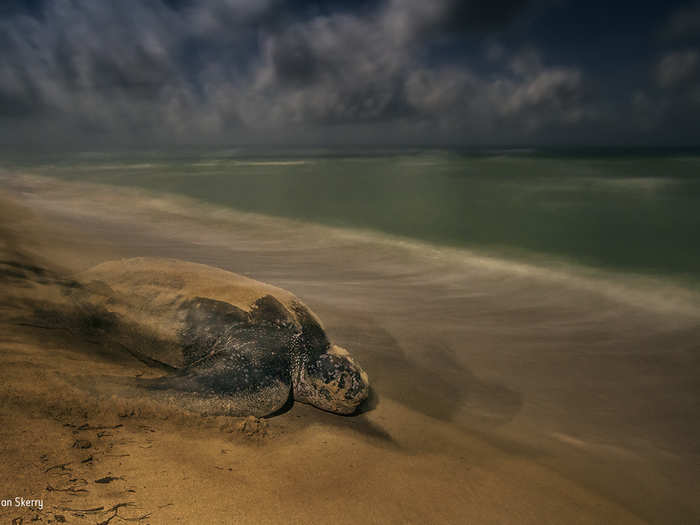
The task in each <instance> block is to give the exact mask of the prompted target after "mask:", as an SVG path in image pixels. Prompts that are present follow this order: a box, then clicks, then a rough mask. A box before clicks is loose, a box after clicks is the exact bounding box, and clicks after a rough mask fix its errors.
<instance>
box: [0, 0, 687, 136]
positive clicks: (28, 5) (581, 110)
mask: <svg viewBox="0 0 700 525" xmlns="http://www.w3.org/2000/svg"><path fill="white" fill-rule="evenodd" d="M3 5H4V7H3V8H2V10H0V142H2V143H11V142H15V143H17V142H19V143H22V142H23V141H29V140H32V141H37V140H38V141H43V142H46V143H48V144H51V143H56V144H58V143H66V142H73V143H77V144H81V143H83V142H86V143H88V142H90V141H94V140H99V141H102V142H104V143H105V144H110V143H113V144H128V143H135V144H150V143H153V144H172V143H222V142H230V141H240V140H245V141H259V140H263V141H264V140H273V139H274V140H279V141H286V142H289V141H296V140H309V141H313V140H323V139H328V138H330V137H332V138H333V140H337V141H343V140H345V139H347V140H361V141H363V142H377V141H386V142H406V141H410V142H426V143H427V142H430V143H435V142H451V143H454V142H465V143H497V142H511V143H512V142H518V143H530V142H532V143H537V142H540V143H541V142H548V141H551V140H553V139H554V138H558V137H561V136H562V135H566V136H571V137H578V139H577V140H582V141H586V140H588V141H593V140H596V139H597V137H599V136H600V133H597V132H596V126H607V127H608V129H610V128H611V127H615V128H616V129H617V131H618V135H619V134H622V135H624V134H625V133H628V136H630V137H632V133H631V131H630V130H632V129H635V128H638V127H640V126H639V125H638V122H641V121H644V122H645V123H646V124H645V126H646V128H645V129H649V132H650V133H652V132H653V130H654V129H655V126H656V127H657V128H658V126H670V124H669V119H672V118H674V117H672V115H675V114H678V113H680V111H679V110H678V109H677V108H678V107H681V106H682V107H685V108H690V112H691V114H693V113H692V111H696V113H694V114H695V115H697V109H693V108H696V106H695V105H694V104H695V103H694V102H693V101H694V100H695V98H694V97H696V96H697V89H696V86H697V79H698V75H697V70H698V67H697V66H698V64H697V62H698V57H697V50H696V48H695V47H694V46H689V47H688V46H686V47H684V48H683V49H670V50H663V49H661V50H659V52H658V53H657V54H656V55H655V57H654V58H653V63H651V62H650V65H649V70H651V71H652V74H651V75H650V77H649V79H647V81H646V82H647V83H646V84H644V85H640V86H638V88H637V89H636V91H635V94H630V96H628V97H626V98H627V100H628V102H627V103H626V104H627V105H626V106H624V107H626V108H628V109H624V108H623V109H621V108H622V106H620V105H616V104H613V103H612V101H611V100H610V99H609V98H607V97H609V95H608V93H609V92H611V91H613V90H611V89H609V88H610V86H607V85H605V80H604V79H603V80H602V81H601V80H600V79H597V78H596V74H597V71H595V69H591V67H590V66H588V67H584V66H582V65H581V64H579V62H578V60H577V59H576V57H575V56H572V57H571V58H570V59H569V60H564V61H562V59H561V58H559V59H558V60H557V62H552V61H551V59H550V60H548V56H550V55H551V54H552V53H551V50H550V49H547V48H541V47H538V45H537V42H536V38H534V37H533V38H529V37H528V36H527V35H526V36H525V37H523V36H522V35H521V36H519V37H518V36H517V35H519V34H520V33H518V32H517V31H516V32H509V31H511V30H510V29H509V28H510V27H511V26H513V25H518V24H517V23H516V22H518V21H519V20H521V19H522V17H523V16H525V14H526V13H527V12H530V11H532V9H534V6H536V5H537V6H541V5H542V3H541V2H533V1H525V0H494V1H491V2H486V1H483V0H472V1H458V0H433V1H430V2H427V1H425V0H374V1H370V0H363V1H359V2H348V1H342V0H335V1H330V2H320V1H313V0H305V1H299V2H289V1H287V2H285V1H283V0H210V1H196V0H152V1H149V2H143V1H139V0H122V1H120V2H108V1H106V0H52V1H51V2H48V1H47V2H41V1H39V0H34V1H26V2H19V1H12V2H6V3H5V4H3ZM674 17H676V15H674V14H673V13H671V14H670V15H669V17H668V18H667V22H665V24H666V25H665V26H664V27H667V29H666V31H671V29H668V28H669V27H672V28H674V29H673V32H675V33H674V34H684V32H687V31H686V29H684V27H685V26H683V27H681V26H679V22H674V20H676V18H674ZM522 27H523V24H519V29H518V31H522ZM535 36H536V35H535ZM650 60H652V59H650ZM594 78H596V80H597V81H592V80H593V79H594ZM595 85H598V86H599V87H598V88H597V89H595V88H594V87H592V86H595ZM601 85H602V87H600V86H601ZM672 97H675V99H676V101H675V102H673V103H671V102H669V101H670V100H671V99H672ZM664 101H665V102H664ZM645 108H647V109H645ZM649 108H654V109H653V111H652V110H651V109H649ZM611 112H612V113H616V115H617V118H611ZM645 112H646V113H645ZM622 117H624V118H622ZM625 122H627V124H625ZM625 125H627V126H628V127H627V128H625ZM686 128H687V127H686ZM686 128H684V129H686ZM455 137H458V140H455Z"/></svg>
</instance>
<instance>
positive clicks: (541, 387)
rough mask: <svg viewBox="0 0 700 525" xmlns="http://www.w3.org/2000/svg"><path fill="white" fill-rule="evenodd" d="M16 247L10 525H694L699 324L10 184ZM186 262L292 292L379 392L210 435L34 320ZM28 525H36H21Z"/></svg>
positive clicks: (471, 271)
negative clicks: (67, 291) (105, 285)
mask: <svg viewBox="0 0 700 525" xmlns="http://www.w3.org/2000/svg"><path fill="white" fill-rule="evenodd" d="M2 187H3V188H4V189H3V191H2V194H1V198H2V201H1V204H2V212H0V213H1V214H2V224H1V226H0V243H1V244H0V250H1V257H0V259H2V262H1V263H0V270H1V272H2V273H0V286H2V292H1V293H2V295H1V296H0V323H2V336H1V338H0V359H1V360H2V366H1V367H0V396H1V397H2V403H1V404H0V444H1V446H2V451H1V455H2V457H1V459H0V498H1V499H3V500H12V502H14V498H15V497H23V498H25V499H32V500H36V499H40V500H41V501H42V502H43V503H42V506H43V508H38V507H36V506H35V507H34V508H26V507H17V506H14V505H13V506H10V505H6V506H3V507H2V508H0V516H2V519H3V520H6V521H7V522H12V520H24V521H23V522H24V523H29V522H32V520H40V521H39V522H43V523H58V522H67V523H101V524H106V523H112V524H114V523H120V522H122V521H124V520H130V521H132V522H136V523H144V524H145V523H151V524H161V523H162V524H166V523H180V522H181V523H300V524H312V523H328V522H333V523H358V522H359V523H518V524H522V523H533V524H535V523H536V524H540V523H567V524H568V523H591V524H599V523H694V522H696V521H697V517H698V516H700V502H699V501H698V498H697V494H698V490H699V489H700V484H699V483H700V482H699V479H700V445H699V443H700V439H699V438H700V424H699V423H698V421H699V420H698V418H697V417H696V416H697V410H698V408H699V405H698V403H699V400H700V386H699V385H698V382H697V377H698V373H700V360H698V353H697V351H698V341H700V322H699V321H700V303H699V302H698V298H697V297H696V296H695V295H694V294H693V293H691V292H690V291H687V290H685V289H683V288H682V287H678V286H675V285H670V284H663V283H659V282H656V281H653V280H650V279H645V280H642V279H633V278H631V277H630V278H627V279H625V278H622V277H619V276H617V277H610V276H608V275H602V274H601V275H599V274H593V273H591V272H589V273H585V272H575V271H572V270H571V269H567V268H561V267H534V266H528V265H525V264H519V263H513V262H506V261H501V260H495V259H489V258H486V257H480V256H476V255H474V254H469V253H466V252H464V251H456V250H448V249H445V250H438V249H432V248H429V247H426V246H425V245H419V244H417V243H410V242H407V241H405V240H402V239H398V238H396V239H389V240H387V239H384V238H379V237H377V236H376V235H372V234H370V233H366V234H365V233H362V232H360V233H357V232H355V233H353V232H347V231H341V230H337V229H333V228H329V227H321V226H316V225H312V224H308V223H301V222H294V221H289V220H285V219H276V218H270V217H265V216H256V215H254V214H243V213H237V212H233V211H230V210H225V209H222V208H216V207H214V206H205V205H203V204H201V203H197V202H195V201H190V200H188V199H185V198H183V197H174V196H163V195H154V194H149V193H146V192H143V191H140V190H138V191H137V190H131V189H128V188H116V187H107V186H100V185H97V184H93V185H91V184H77V183H69V182H58V181H52V180H49V179H43V178H40V177H29V176H19V175H17V176H14V177H7V178H5V179H3V181H2ZM154 255H156V256H160V257H172V258H177V259H183V260H187V261H193V262H198V263H204V264H208V265H211V266H216V267H219V268H224V269H226V270H230V271H234V272H236V273H240V274H243V275H246V276H249V277H253V278H255V279H257V280H260V281H263V282H267V283H271V284H273V285H275V286H279V287H282V288H284V289H287V290H290V291H291V292H293V293H294V294H295V295H297V296H298V297H300V298H301V299H302V300H303V301H304V302H305V303H306V304H307V305H309V306H310V307H311V308H312V309H313V310H314V311H315V312H316V313H317V314H318V316H319V317H320V319H321V320H322V321H323V323H324V326H325V328H326V331H327V333H328V335H329V337H330V338H331V339H332V340H333V341H334V342H336V343H337V344H340V345H342V346H343V347H346V348H348V349H349V350H350V351H351V352H352V353H353V355H355V356H356V357H357V358H358V360H359V361H360V363H361V364H362V366H363V367H364V368H365V370H366V371H367V372H368V374H369V376H370V380H371V382H372V388H373V394H372V397H371V399H370V400H369V402H367V403H366V404H365V405H364V406H363V407H362V409H361V411H360V413H358V414H356V415H354V416H350V417H343V416H337V415H333V414H330V413H326V412H323V411H320V410H317V409H315V408H313V407H311V406H308V405H304V404H301V403H296V404H294V406H292V407H291V408H290V409H289V410H287V411H285V412H283V413H281V414H279V415H276V416H274V417H270V418H266V419H262V420H250V421H247V420H245V419H243V418H235V417H225V416H207V415H202V414H194V413H191V412H189V411H187V410H185V409H184V408H178V407H177V406H172V405H163V404H162V403H159V401H158V400H157V399H152V398H149V397H148V396H146V395H135V394H134V393H133V392H132V391H130V390H129V389H128V388H127V387H121V386H120V385H123V384H125V383H124V380H125V379H128V378H133V377H143V376H144V375H145V376H148V375H149V374H152V373H153V371H152V370H149V368H148V367H147V366H146V365H144V364H143V363H141V362H139V361H137V360H136V359H134V358H133V357H131V356H129V355H125V354H123V353H122V354H120V353H115V352H111V351H107V350H105V348H103V347H102V346H101V345H100V342H99V341H95V340H85V339H84V338H81V337H80V335H79V334H76V333H75V332H73V331H71V330H61V329H58V330H57V329H53V328H47V327H46V326H40V325H37V324H32V323H31V322H26V321H22V319H26V318H27V314H28V313H29V312H30V310H31V309H36V307H37V304H47V303H52V304H62V301H65V297H64V295H62V294H61V289H62V287H65V286H68V285H69V283H70V282H71V280H72V279H74V276H75V275H76V274H77V273H79V272H81V271H83V270H85V269H87V268H89V267H91V266H93V265H95V264H98V263H100V262H103V261H107V260H112V259H119V258H122V257H134V256H154ZM13 523H22V521H15V522H13Z"/></svg>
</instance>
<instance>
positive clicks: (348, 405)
mask: <svg viewBox="0 0 700 525" xmlns="http://www.w3.org/2000/svg"><path fill="white" fill-rule="evenodd" d="M368 394H369V378H368V377H367V373H366V372H365V371H364V370H362V368H361V367H360V366H359V365H358V364H357V363H356V362H355V360H354V359H353V358H352V357H351V356H350V354H349V353H348V351H347V350H345V349H344V348H341V347H339V346H335V345H333V346H331V347H330V348H329V349H328V351H327V352H324V353H323V354H321V355H320V356H318V357H317V358H316V359H315V360H314V361H310V362H307V363H305V366H304V367H303V368H302V369H301V373H300V376H299V378H298V380H297V381H296V382H295V383H294V399H295V400H297V401H301V402H302V403H308V404H310V405H314V406H315V407H318V408H321V409H323V410H327V411H329V412H335V413H336V414H352V413H353V412H354V411H355V410H356V409H357V406H358V405H359V404H360V403H361V402H362V401H364V400H365V399H367V395H368Z"/></svg>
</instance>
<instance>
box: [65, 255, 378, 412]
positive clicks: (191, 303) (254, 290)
mask: <svg viewBox="0 0 700 525" xmlns="http://www.w3.org/2000/svg"><path fill="white" fill-rule="evenodd" d="M79 277H80V281H81V282H82V283H84V285H83V286H82V287H81V289H80V291H79V292H78V295H77V296H76V297H75V298H74V299H79V301H80V303H82V304H84V305H85V304H87V305H90V307H91V308H92V311H93V312H101V313H100V315H99V316H95V317H96V318H97V319H99V321H98V322H96V323H93V324H96V325H99V326H98V327H99V328H100V329H101V330H102V332H103V333H104V334H105V340H109V339H111V340H113V341H115V340H116V341H117V342H118V345H119V346H120V347H121V348H123V349H125V350H127V351H129V352H130V353H131V354H132V355H133V356H135V357H137V358H138V359H140V360H141V361H143V362H145V363H147V364H149V365H152V366H154V367H158V368H160V369H165V370H167V371H168V372H169V373H168V374H166V375H164V376H162V377H158V378H152V379H143V380H142V381H141V386H145V387H147V388H149V389H151V390H152V391H155V392H156V393H158V394H160V395H166V396H169V397H172V398H174V399H175V400H177V401H178V402H185V403H186V404H189V405H190V406H192V407H194V408H195V409H201V410H205V411H207V412H209V413H226V414H230V415H254V416H258V417H261V416H265V415H269V414H271V413H274V412H276V411H278V410H280V409H281V408H282V407H283V406H284V405H285V404H286V403H287V402H288V401H289V400H290V398H291V397H292V396H293V399H294V400H296V401H301V402H303V403H309V404H311V405H314V406H316V407H318V408H321V409H323V410H327V411H330V412H334V413H338V414H351V413H353V412H354V411H355V410H356V408H357V406H358V405H359V404H360V403H361V402H362V401H363V400H364V399H366V398H367V396H368V392H369V380H368V377H367V374H366V373H365V371H364V370H363V369H362V368H361V367H360V366H359V365H358V364H357V362H356V361H355V360H354V359H353V358H352V357H351V356H350V354H349V353H348V352H347V351H346V350H344V349H343V348H340V347H338V346H335V345H332V344H330V342H329V340H328V338H327V337H326V334H325V332H324V330H323V328H322V326H321V323H320V321H319V319H318V318H317V317H316V315H315V314H314V313H313V312H312V311H311V310H310V309H309V308H308V307H306V306H305V305H304V304H303V303H302V302H301V301H300V300H299V299H297V298H296V297H295V296H294V295H292V294H291V293H290V292H287V291H286V290H283V289H281V288H277V287H274V286H271V285H268V284H264V283H261V282H258V281H255V280H253V279H249V278H247V277H244V276H241V275H238V274H235V273H231V272H228V271H225V270H222V269H218V268H213V267H210V266H205V265H202V264H195V263H191V262H184V261H178V260H172V259H160V258H136V259H123V260H118V261H110V262H105V263H102V264H99V265H98V266H96V267H94V268H92V269H90V270H87V271H86V272H84V273H82V274H81V275H80V276H79Z"/></svg>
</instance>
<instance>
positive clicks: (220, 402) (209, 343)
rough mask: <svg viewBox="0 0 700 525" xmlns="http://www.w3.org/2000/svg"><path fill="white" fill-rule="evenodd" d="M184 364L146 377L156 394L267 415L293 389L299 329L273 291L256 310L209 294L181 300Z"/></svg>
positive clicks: (215, 409) (211, 409) (210, 408)
mask: <svg viewBox="0 0 700 525" xmlns="http://www.w3.org/2000/svg"><path fill="white" fill-rule="evenodd" d="M180 310H181V314H182V320H183V323H184V324H183V328H182V329H181V330H180V333H179V336H180V344H181V347H182V352H183V360H184V363H185V366H184V367H183V368H181V369H180V370H179V371H178V372H177V373H176V374H175V375H170V376H166V377H161V378H158V379H150V380H146V379H144V380H142V381H141V385H142V386H145V387H147V388H148V389H149V390H151V391H153V392H154V393H155V394H156V395H163V396H167V397H168V398H170V399H172V400H173V401H175V402H177V403H179V404H181V405H185V406H188V407H189V408H192V409H194V410H197V411H199V412H206V413H209V414H214V413H216V414H228V415H255V416H258V417H260V416H265V415H268V414H271V413H273V412H276V411H278V410H279V409H281V408H282V407H283V406H284V405H285V404H286V403H287V401H288V400H289V397H290V395H291V389H292V378H291V372H290V354H289V348H290V342H291V341H292V340H293V338H294V336H295V334H296V332H297V329H296V327H295V325H294V324H293V322H291V320H290V314H289V312H288V311H287V310H286V309H285V308H284V307H283V306H282V305H281V304H279V303H278V302H277V301H276V300H275V299H274V298H272V297H270V296H266V297H263V298H261V299H259V300H258V301H257V302H256V304H255V305H254V308H253V309H252V310H251V312H245V311H243V310H241V309H239V308H236V307H235V306H233V305H231V304H229V303H226V302H223V301H217V300H213V299H209V298H203V297H196V298H194V299H191V300H188V301H186V302H184V303H183V304H182V305H181V306H180Z"/></svg>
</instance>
